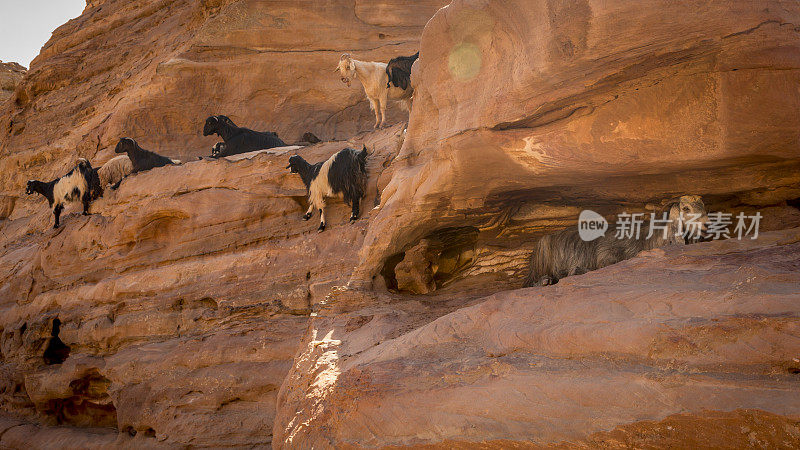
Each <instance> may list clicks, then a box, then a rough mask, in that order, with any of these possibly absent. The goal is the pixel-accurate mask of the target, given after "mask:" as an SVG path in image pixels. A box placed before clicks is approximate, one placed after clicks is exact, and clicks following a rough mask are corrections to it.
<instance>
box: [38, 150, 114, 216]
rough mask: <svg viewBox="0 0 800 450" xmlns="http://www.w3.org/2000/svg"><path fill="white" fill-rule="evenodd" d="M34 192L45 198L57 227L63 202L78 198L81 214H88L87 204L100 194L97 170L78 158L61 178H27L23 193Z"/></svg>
mask: <svg viewBox="0 0 800 450" xmlns="http://www.w3.org/2000/svg"><path fill="white" fill-rule="evenodd" d="M34 192H36V193H39V194H41V195H42V196H44V198H46V199H47V203H48V204H49V205H50V207H51V208H53V215H54V216H55V223H54V224H53V228H58V225H59V219H60V217H61V211H63V210H64V203H69V202H76V201H79V200H80V201H81V202H82V203H83V215H89V204H90V203H91V201H92V200H94V199H96V198H97V197H99V196H100V195H101V194H102V189H101V188H100V180H99V178H97V172H95V170H94V169H92V165H91V164H90V163H89V161H87V160H86V159H83V158H79V159H78V164H77V165H76V166H75V167H74V168H73V169H72V170H70V171H69V173H67V174H66V175H64V176H63V177H61V178H56V179H55V180H53V181H50V182H47V183H45V182H44V181H39V180H28V184H27V186H26V187H25V193H26V194H28V195H31V194H33V193H34Z"/></svg>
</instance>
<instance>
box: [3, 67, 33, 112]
mask: <svg viewBox="0 0 800 450" xmlns="http://www.w3.org/2000/svg"><path fill="white" fill-rule="evenodd" d="M25 72H27V71H26V70H25V68H24V67H22V66H20V65H19V64H17V63H14V62H8V63H4V62H2V61H0V105H2V104H3V103H5V102H6V101H7V100H8V99H10V98H11V97H12V96H13V95H14V90H15V89H16V88H17V86H18V85H19V83H20V81H22V77H24V76H25Z"/></svg>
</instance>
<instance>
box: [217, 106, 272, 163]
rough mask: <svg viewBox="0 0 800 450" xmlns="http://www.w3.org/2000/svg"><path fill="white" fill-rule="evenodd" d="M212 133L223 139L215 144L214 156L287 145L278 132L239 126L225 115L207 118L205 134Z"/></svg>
mask: <svg viewBox="0 0 800 450" xmlns="http://www.w3.org/2000/svg"><path fill="white" fill-rule="evenodd" d="M212 134H217V135H218V136H219V137H221V138H222V140H223V142H220V143H219V144H221V145H219V146H216V145H215V146H214V148H213V149H212V152H211V157H212V158H219V157H222V156H231V155H238V154H240V153H247V152H252V151H254V150H264V149H268V148H275V147H285V146H286V143H285V142H283V141H282V140H281V139H280V138H279V137H278V134H277V133H274V132H272V131H253V130H251V129H249V128H244V127H238V126H236V124H235V123H233V121H232V120H231V119H229V118H228V117H227V116H223V115H217V116H211V117H209V118H208V119H206V123H205V125H203V136H209V135H212Z"/></svg>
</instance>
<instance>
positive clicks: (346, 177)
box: [286, 146, 367, 231]
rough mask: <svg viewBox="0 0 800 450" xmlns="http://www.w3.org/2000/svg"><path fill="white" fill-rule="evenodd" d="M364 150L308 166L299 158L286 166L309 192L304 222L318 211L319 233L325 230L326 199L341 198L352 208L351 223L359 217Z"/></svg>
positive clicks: (364, 178)
mask: <svg viewBox="0 0 800 450" xmlns="http://www.w3.org/2000/svg"><path fill="white" fill-rule="evenodd" d="M366 164H367V147H366V146H364V148H363V149H362V150H361V151H360V152H358V151H356V150H353V149H352V148H345V149H343V150H341V151H339V152H337V153H336V154H335V155H333V156H331V157H330V158H328V159H327V160H326V161H323V162H318V163H316V164H309V163H308V162H307V161H306V160H305V159H303V158H302V157H301V156H299V155H294V156H292V157H291V158H289V165H288V166H286V168H287V169H290V170H291V171H292V173H296V174H299V175H300V178H301V179H302V180H303V184H305V185H306V189H308V203H309V207H308V211H307V212H306V213H305V215H303V220H308V219H310V218H311V216H312V215H314V210H315V209H318V210H319V215H320V223H319V228H318V231H324V230H325V198H326V197H340V198H342V199H343V200H344V201H345V203H347V204H348V205H350V206H351V207H352V208H353V213H352V214H351V215H350V222H351V223H352V222H355V221H356V220H357V219H358V215H359V204H360V202H361V198H362V197H364V191H365V186H366V182H367V168H366Z"/></svg>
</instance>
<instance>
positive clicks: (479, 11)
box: [356, 0, 800, 282]
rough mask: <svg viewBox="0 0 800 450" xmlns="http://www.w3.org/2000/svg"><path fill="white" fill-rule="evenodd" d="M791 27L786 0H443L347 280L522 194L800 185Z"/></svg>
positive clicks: (795, 42) (748, 197)
mask: <svg viewBox="0 0 800 450" xmlns="http://www.w3.org/2000/svg"><path fill="white" fill-rule="evenodd" d="M798 24H800V7H798V5H796V4H786V3H784V2H760V3H758V4H756V3H752V2H737V1H727V0H726V1H722V0H720V1H711V2H708V1H690V2H673V1H659V0H653V1H647V2H635V3H629V2H605V1H588V0H584V1H575V2H566V3H565V2H556V1H538V2H530V1H526V0H519V1H513V0H509V1H497V2H485V1H477V0H476V1H470V0H458V1H454V2H453V3H452V4H451V5H450V6H448V7H447V8H445V9H443V10H441V11H440V12H439V13H438V14H437V15H436V16H434V18H433V19H432V20H431V21H430V22H429V23H428V26H427V27H426V28H425V32H424V34H423V37H422V43H421V54H420V55H421V56H420V60H419V63H418V64H417V65H416V66H415V70H414V73H413V80H414V81H413V82H414V84H415V86H416V91H415V96H414V110H413V112H412V114H411V119H410V123H409V132H408V139H406V141H405V143H404V146H403V150H402V152H401V156H400V158H401V160H402V161H403V162H404V166H403V167H401V168H400V169H399V170H398V172H397V174H396V176H395V177H394V178H393V180H392V182H391V183H390V184H389V186H388V187H387V190H386V192H385V193H384V194H385V195H384V196H383V197H382V202H383V204H382V207H381V213H380V214H379V215H378V216H377V217H376V221H375V222H374V223H373V224H372V225H371V227H370V231H369V233H368V236H367V240H366V245H365V247H364V253H363V254H362V265H361V267H360V268H359V271H358V276H357V277H356V281H359V282H368V281H369V279H370V277H371V276H373V275H374V274H376V273H377V272H379V271H380V269H381V267H382V265H383V264H384V262H385V261H386V259H387V258H389V257H390V256H391V255H393V254H396V253H398V252H400V251H403V250H406V249H408V248H411V247H413V246H414V245H415V244H416V243H417V242H418V241H419V239H420V238H423V237H425V235H426V234H428V233H430V232H431V231H432V230H435V229H440V228H445V227H452V226H465V225H470V226H475V227H479V228H484V227H490V226H493V225H495V224H496V222H497V217H498V216H500V217H503V218H504V220H505V222H503V223H501V224H500V225H501V226H513V224H514V223H515V222H516V221H518V220H519V219H520V218H519V217H518V215H515V214H516V211H517V208H519V205H521V204H543V206H551V207H552V206H559V207H560V206H564V205H568V206H576V207H577V208H585V207H595V208H602V207H603V206H604V205H606V204H608V203H613V204H620V203H626V204H633V205H641V204H643V203H645V202H659V201H661V200H662V199H664V198H667V197H671V196H673V195H676V194H681V193H693V194H701V195H703V196H704V197H705V199H706V203H707V204H709V205H711V206H712V207H715V206H718V203H719V202H728V203H729V204H734V205H736V204H738V205H741V204H749V205H757V206H766V205H774V204H779V203H780V202H781V201H783V200H786V199H793V198H797V197H800V185H799V184H798V183H799V182H800V177H798V169H799V168H800V115H798V114H797V113H796V112H797V111H798V108H800V91H798V90H797V86H798V84H799V83H800V33H799V32H798ZM487 211H492V212H493V214H489V215H487V214H486V212H487ZM571 214H574V215H573V216H572V217H575V216H576V215H577V213H576V212H573V213H571ZM398 218H400V219H399V220H400V223H398ZM523 220H524V219H523Z"/></svg>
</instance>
